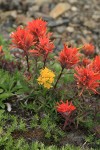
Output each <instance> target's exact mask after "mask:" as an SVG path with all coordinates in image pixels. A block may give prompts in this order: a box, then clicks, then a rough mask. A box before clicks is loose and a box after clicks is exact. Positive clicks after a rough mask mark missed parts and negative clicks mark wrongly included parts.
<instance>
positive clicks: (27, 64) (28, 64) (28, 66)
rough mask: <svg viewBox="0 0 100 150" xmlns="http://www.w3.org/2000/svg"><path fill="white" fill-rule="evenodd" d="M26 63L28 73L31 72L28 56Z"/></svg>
mask: <svg viewBox="0 0 100 150" xmlns="http://www.w3.org/2000/svg"><path fill="white" fill-rule="evenodd" d="M26 63H27V71H28V72H29V69H30V67H29V59H28V55H26Z"/></svg>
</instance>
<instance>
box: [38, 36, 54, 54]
mask: <svg viewBox="0 0 100 150" xmlns="http://www.w3.org/2000/svg"><path fill="white" fill-rule="evenodd" d="M38 48H39V49H40V53H41V54H42V55H46V56H47V55H48V54H49V53H51V52H52V51H53V49H54V44H53V42H52V41H51V40H50V39H49V38H48V37H47V36H43V37H41V38H39V46H38Z"/></svg>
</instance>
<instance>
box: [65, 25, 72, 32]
mask: <svg viewBox="0 0 100 150" xmlns="http://www.w3.org/2000/svg"><path fill="white" fill-rule="evenodd" d="M66 30H67V31H68V32H74V28H73V27H70V26H69V27H67V28H66Z"/></svg>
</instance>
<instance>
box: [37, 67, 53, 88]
mask: <svg viewBox="0 0 100 150" xmlns="http://www.w3.org/2000/svg"><path fill="white" fill-rule="evenodd" d="M54 77H55V74H54V73H53V71H51V70H49V69H48V68H46V67H45V68H44V69H42V70H41V71H40V76H39V78H38V79H37V81H38V84H40V85H43V86H44V87H45V88H47V89H50V88H51V87H52V85H51V84H52V83H53V82H54Z"/></svg>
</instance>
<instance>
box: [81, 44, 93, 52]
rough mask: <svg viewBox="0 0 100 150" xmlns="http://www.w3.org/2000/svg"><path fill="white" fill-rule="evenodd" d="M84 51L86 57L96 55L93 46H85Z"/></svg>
mask: <svg viewBox="0 0 100 150" xmlns="http://www.w3.org/2000/svg"><path fill="white" fill-rule="evenodd" d="M83 50H84V53H85V54H86V55H91V54H93V53H94V45H92V44H84V45H83Z"/></svg>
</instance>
